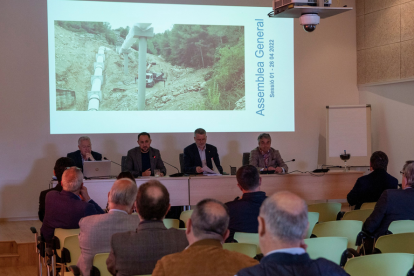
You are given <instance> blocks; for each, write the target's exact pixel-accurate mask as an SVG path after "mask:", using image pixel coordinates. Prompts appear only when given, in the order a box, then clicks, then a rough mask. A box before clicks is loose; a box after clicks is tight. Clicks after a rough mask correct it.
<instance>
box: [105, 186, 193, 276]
mask: <svg viewBox="0 0 414 276" xmlns="http://www.w3.org/2000/svg"><path fill="white" fill-rule="evenodd" d="M136 205H137V211H138V216H139V218H140V219H141V222H140V223H139V225H138V228H137V230H136V231H134V232H125V233H117V234H114V235H113V236H112V239H111V253H110V254H109V257H108V259H107V260H106V265H107V267H108V271H109V272H110V273H111V274H112V275H117V276H121V275H141V274H151V273H152V271H153V269H154V267H155V264H156V263H157V261H158V260H159V259H161V258H162V257H164V256H165V255H168V254H172V253H176V252H180V251H182V250H184V249H185V248H186V247H187V246H188V241H187V238H186V235H185V231H183V230H178V229H174V228H170V229H167V228H165V226H164V223H163V221H162V220H163V219H164V217H165V215H166V214H167V212H168V210H169V209H170V195H169V193H168V191H167V189H166V188H165V186H164V185H162V184H161V183H160V182H158V181H156V180H151V181H149V182H147V183H145V184H142V185H141V186H140V187H139V189H138V195H137V201H136Z"/></svg>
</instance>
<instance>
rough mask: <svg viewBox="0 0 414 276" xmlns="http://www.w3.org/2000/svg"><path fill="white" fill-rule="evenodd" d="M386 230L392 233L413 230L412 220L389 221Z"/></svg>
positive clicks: (413, 221) (413, 222)
mask: <svg viewBox="0 0 414 276" xmlns="http://www.w3.org/2000/svg"><path fill="white" fill-rule="evenodd" d="M388 230H389V231H391V232H392V233H393V234H401V233H411V232H414V220H396V221H393V222H391V224H390V226H388Z"/></svg>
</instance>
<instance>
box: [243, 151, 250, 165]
mask: <svg viewBox="0 0 414 276" xmlns="http://www.w3.org/2000/svg"><path fill="white" fill-rule="evenodd" d="M249 163H250V152H243V159H242V164H243V166H246V165H249Z"/></svg>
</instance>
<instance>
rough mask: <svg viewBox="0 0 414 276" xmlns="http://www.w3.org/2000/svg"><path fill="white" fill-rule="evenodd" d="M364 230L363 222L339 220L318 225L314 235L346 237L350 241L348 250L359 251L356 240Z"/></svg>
mask: <svg viewBox="0 0 414 276" xmlns="http://www.w3.org/2000/svg"><path fill="white" fill-rule="evenodd" d="M361 230H362V221H358V220H337V221H327V222H322V223H318V224H316V225H315V227H314V228H313V231H312V234H314V235H316V236H317V237H318V238H321V237H345V238H347V239H348V248H353V249H355V250H356V249H357V246H356V245H355V242H356V238H357V236H358V234H359V232H361Z"/></svg>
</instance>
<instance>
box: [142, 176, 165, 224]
mask: <svg viewBox="0 0 414 276" xmlns="http://www.w3.org/2000/svg"><path fill="white" fill-rule="evenodd" d="M169 209H170V193H169V192H168V190H167V188H165V186H164V185H162V184H161V183H160V182H159V181H157V180H150V181H148V182H146V183H144V184H142V185H141V186H139V189H138V194H137V212H138V214H139V216H140V218H141V220H162V219H163V218H164V217H165V215H166V214H167V212H168V211H169Z"/></svg>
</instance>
